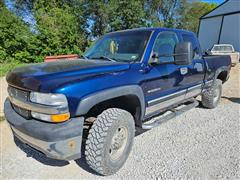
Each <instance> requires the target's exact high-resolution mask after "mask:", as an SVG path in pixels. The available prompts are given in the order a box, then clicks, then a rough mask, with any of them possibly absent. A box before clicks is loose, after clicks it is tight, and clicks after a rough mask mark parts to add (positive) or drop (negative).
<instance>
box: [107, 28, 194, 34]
mask: <svg viewBox="0 0 240 180" xmlns="http://www.w3.org/2000/svg"><path fill="white" fill-rule="evenodd" d="M162 30H164V31H166V30H169V31H174V32H181V33H190V34H194V33H193V32H192V31H188V30H183V29H175V28H165V27H142V28H133V29H126V30H120V31H114V32H110V33H116V32H126V31H162Z"/></svg>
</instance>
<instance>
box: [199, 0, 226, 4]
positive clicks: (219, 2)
mask: <svg viewBox="0 0 240 180" xmlns="http://www.w3.org/2000/svg"><path fill="white" fill-rule="evenodd" d="M201 1H202V2H208V3H217V4H221V3H223V2H224V1H225V0H201Z"/></svg>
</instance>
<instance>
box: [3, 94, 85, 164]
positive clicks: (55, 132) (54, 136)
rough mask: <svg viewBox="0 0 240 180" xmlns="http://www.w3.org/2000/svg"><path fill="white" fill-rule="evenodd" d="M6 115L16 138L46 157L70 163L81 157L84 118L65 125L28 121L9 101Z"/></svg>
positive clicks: (7, 101)
mask: <svg viewBox="0 0 240 180" xmlns="http://www.w3.org/2000/svg"><path fill="white" fill-rule="evenodd" d="M4 114H5V118H6V120H7V121H8V123H9V125H10V127H11V129H12V131H13V134H14V136H16V137H17V138H18V139H20V140H21V141H22V142H23V143H26V144H28V145H30V146H31V147H33V148H35V149H37V150H39V151H41V152H42V153H44V154H45V155H46V156H48V157H50V158H53V159H60V160H68V161H69V160H73V159H78V158H80V157H81V143H82V133H83V122H84V118H83V117H79V118H72V119H70V120H68V121H66V122H63V123H48V122H42V121H38V120H35V119H29V120H27V119H25V118H23V117H22V116H20V115H19V114H17V113H16V112H15V111H14V110H13V108H12V105H11V103H10V101H9V100H8V99H7V100H6V101H5V103H4Z"/></svg>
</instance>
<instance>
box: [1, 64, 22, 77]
mask: <svg viewBox="0 0 240 180" xmlns="http://www.w3.org/2000/svg"><path fill="white" fill-rule="evenodd" d="M24 65H26V64H25V63H19V62H11V63H3V64H1V66H0V77H1V76H5V75H6V74H7V73H8V72H9V71H10V70H12V69H14V68H16V67H20V66H24Z"/></svg>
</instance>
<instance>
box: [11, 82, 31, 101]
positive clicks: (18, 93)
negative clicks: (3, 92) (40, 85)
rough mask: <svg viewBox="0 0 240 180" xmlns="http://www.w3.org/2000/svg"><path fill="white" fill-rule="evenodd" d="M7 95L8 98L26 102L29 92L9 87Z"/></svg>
mask: <svg viewBox="0 0 240 180" xmlns="http://www.w3.org/2000/svg"><path fill="white" fill-rule="evenodd" d="M8 94H9V96H10V97H13V98H16V99H19V100H22V101H28V97H29V92H27V91H23V90H20V89H17V88H14V87H11V86H9V87H8Z"/></svg>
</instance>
